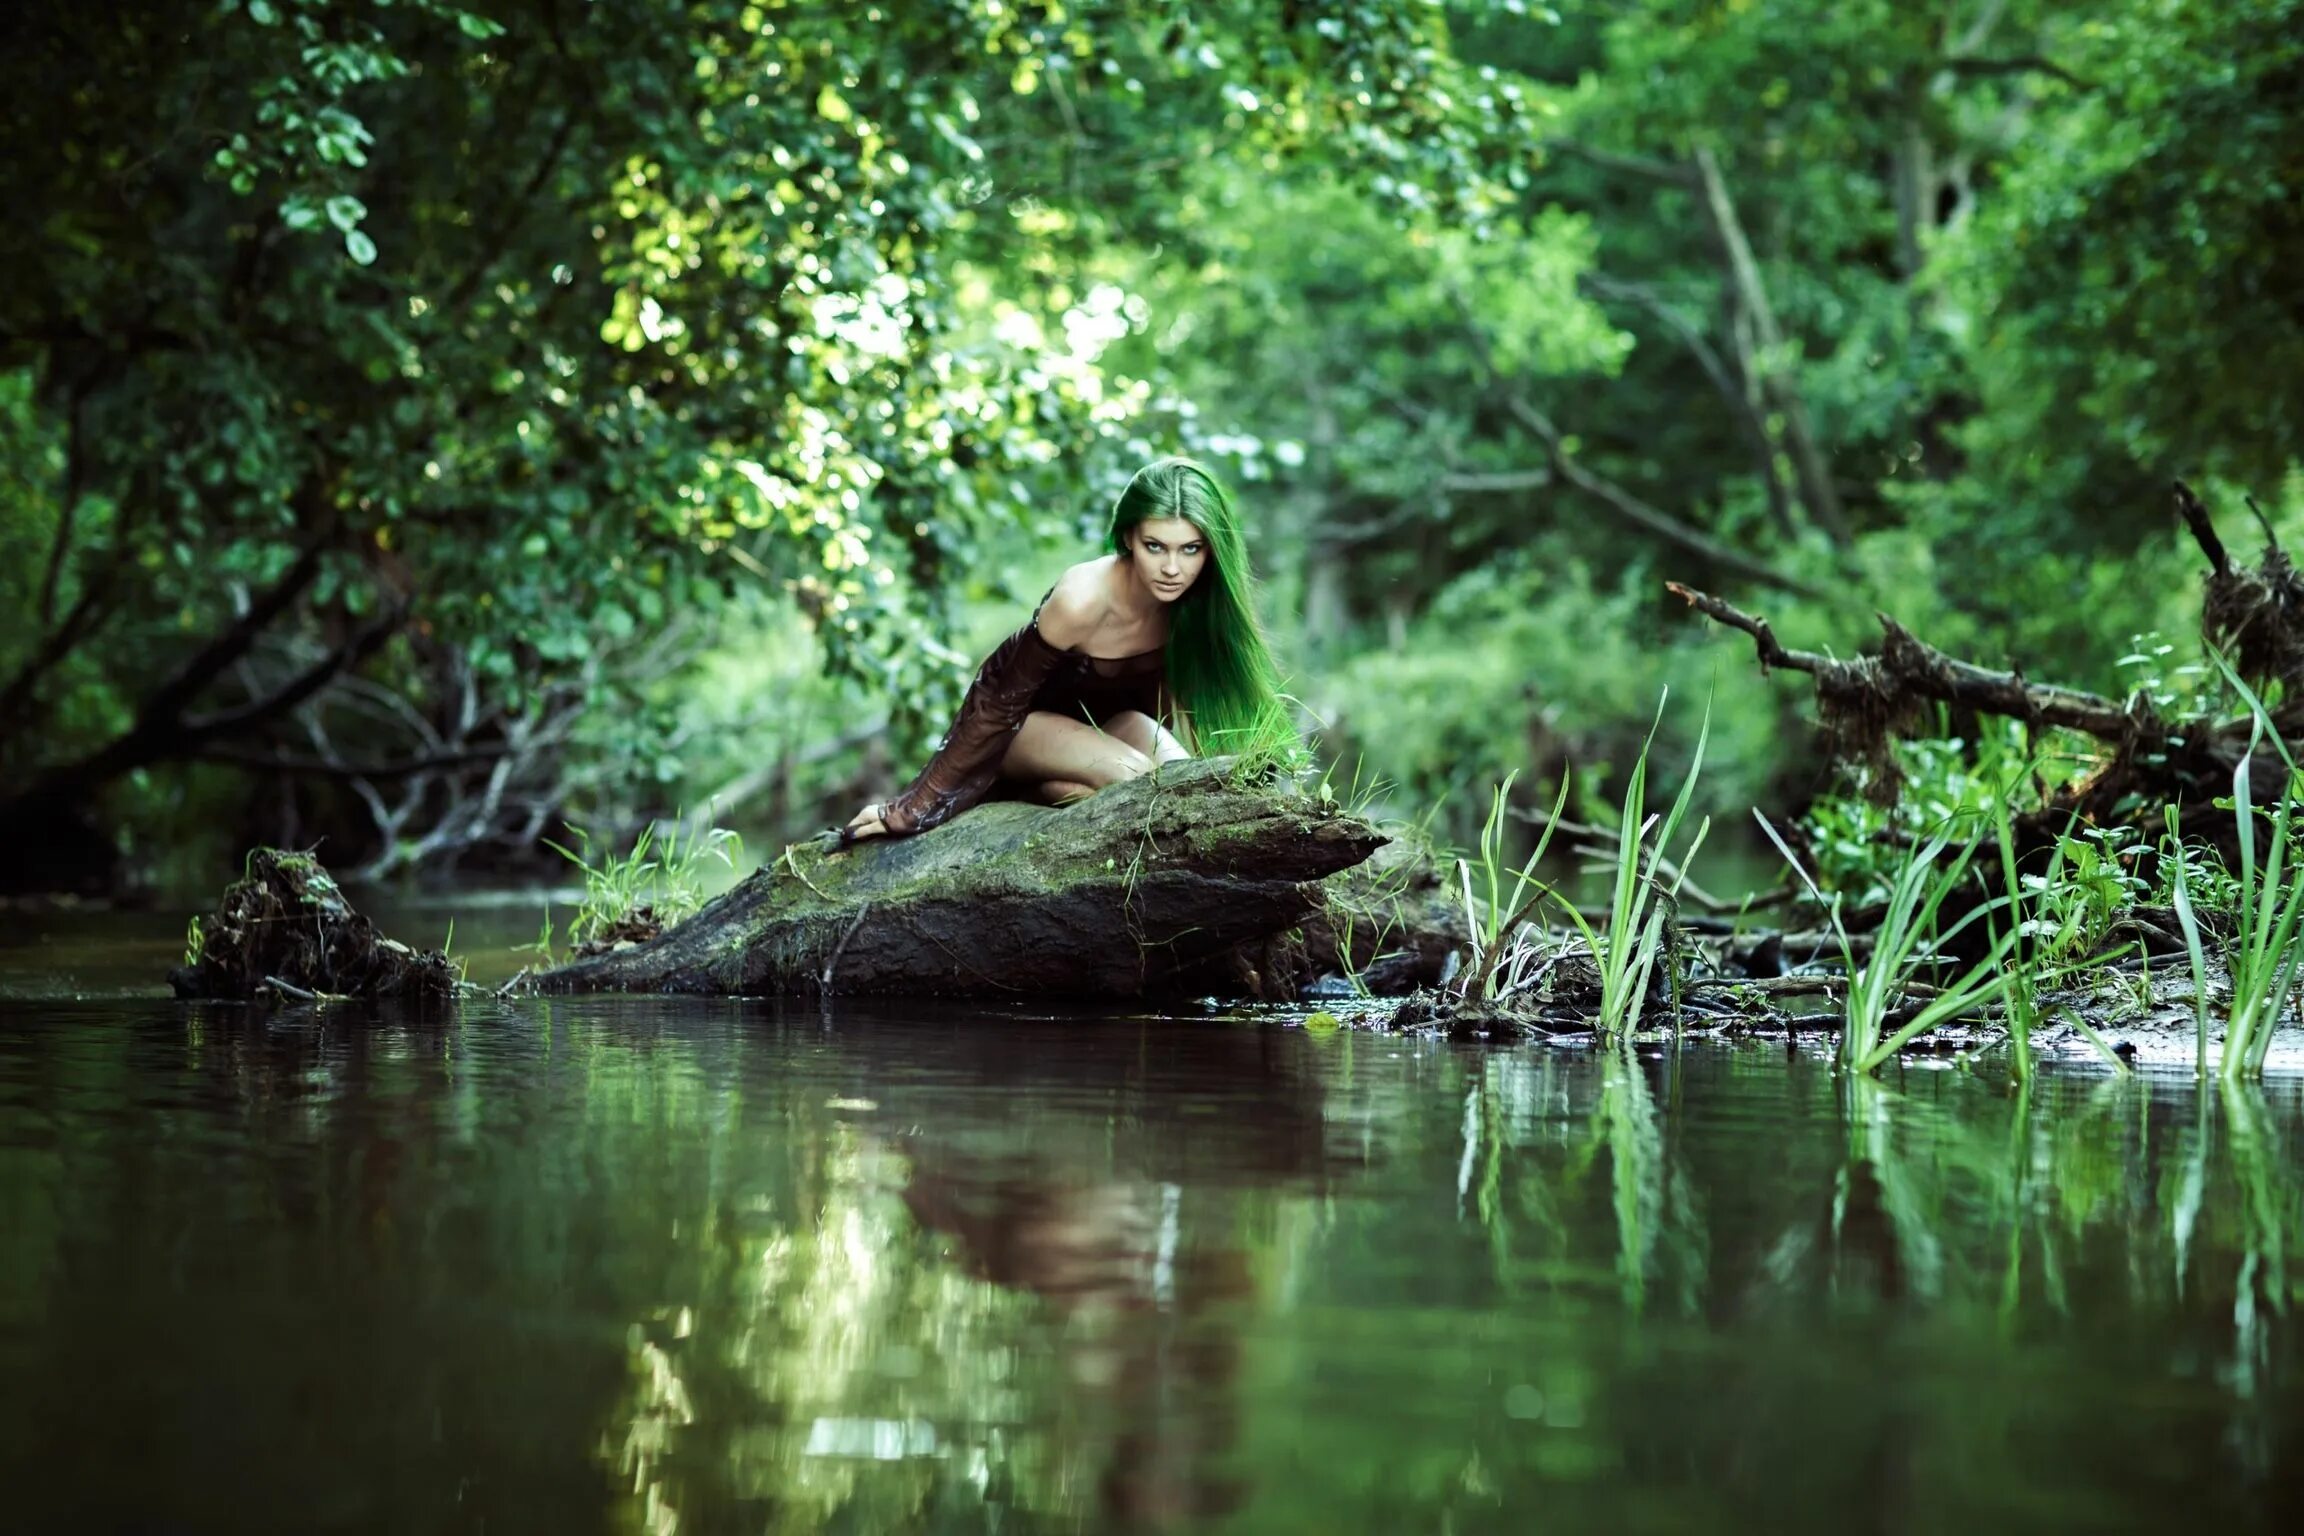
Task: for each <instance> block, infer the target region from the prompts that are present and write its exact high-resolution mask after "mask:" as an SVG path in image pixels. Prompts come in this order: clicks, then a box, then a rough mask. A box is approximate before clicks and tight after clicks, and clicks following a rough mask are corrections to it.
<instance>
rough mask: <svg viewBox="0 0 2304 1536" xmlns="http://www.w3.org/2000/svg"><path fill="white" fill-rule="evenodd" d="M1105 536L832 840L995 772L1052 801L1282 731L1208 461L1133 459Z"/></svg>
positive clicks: (1265, 746)
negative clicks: (927, 748)
mask: <svg viewBox="0 0 2304 1536" xmlns="http://www.w3.org/2000/svg"><path fill="white" fill-rule="evenodd" d="M1112 550H1113V552H1112V553H1111V554H1109V555H1104V556H1101V557H1099V558H1097V559H1094V560H1085V561H1082V562H1081V563H1080V564H1078V565H1075V566H1073V567H1072V568H1071V569H1070V570H1068V571H1066V572H1065V573H1064V575H1063V576H1062V578H1061V579H1059V580H1058V581H1057V583H1056V585H1055V587H1054V588H1053V589H1051V590H1050V591H1049V593H1048V595H1047V596H1046V597H1045V598H1042V599H1041V601H1040V607H1039V609H1038V610H1037V611H1036V612H1034V614H1033V615H1032V617H1031V618H1030V619H1029V620H1028V621H1027V622H1026V623H1025V625H1024V627H1023V628H1022V629H1019V630H1017V631H1016V633H1014V634H1013V635H1010V636H1009V637H1008V638H1007V639H1006V640H1003V641H1002V642H1001V643H1000V645H999V647H998V648H997V649H995V650H994V651H993V652H992V654H991V656H990V657H989V658H988V659H987V660H986V661H985V663H984V665H983V666H982V667H981V668H980V669H979V670H978V671H977V673H976V680H975V682H974V683H972V684H970V685H969V688H968V696H967V698H965V699H964V700H962V701H961V705H960V713H959V716H958V718H956V719H955V720H954V721H953V722H952V729H951V730H950V731H949V732H948V733H946V735H945V737H944V745H943V746H942V747H940V748H938V749H937V752H936V755H935V756H934V757H932V758H930V759H929V761H928V766H927V767H925V768H923V769H921V770H920V776H919V777H918V778H916V779H914V780H913V781H912V783H911V785H910V787H909V788H907V789H906V790H905V791H904V792H903V793H902V794H899V795H897V796H896V797H895V798H894V799H892V800H886V801H876V802H874V803H873V804H871V805H867V806H865V807H864V809H862V810H861V811H858V812H857V813H856V816H855V819H853V820H852V821H850V822H849V823H848V825H847V827H846V828H845V829H844V830H843V831H842V832H841V834H840V841H841V842H842V843H843V844H845V843H850V842H854V841H857V840H858V839H861V838H866V837H878V836H881V835H883V834H887V833H896V834H905V833H913V832H925V831H927V830H928V829H929V828H930V827H934V826H938V825H940V824H942V823H943V822H945V821H947V820H949V819H951V818H952V817H953V816H955V815H957V814H958V813H959V812H961V811H964V810H966V809H967V808H968V807H970V806H972V805H974V804H976V803H977V802H978V801H980V800H982V799H984V798H986V797H987V796H988V795H990V794H992V793H993V792H994V791H995V789H998V788H1002V787H1004V786H1005V787H1007V788H1008V789H1009V791H1010V792H1012V793H1018V794H1022V795H1024V796H1027V797H1030V798H1036V799H1040V800H1044V801H1047V802H1048V803H1050V804H1062V803H1064V802H1066V801H1068V800H1076V799H1079V798H1080V797H1081V796H1083V795H1091V794H1094V793H1095V792H1096V791H1097V790H1099V789H1102V788H1104V787H1105V786H1106V785H1108V784H1117V783H1119V782H1120V781H1121V780H1123V779H1132V778H1135V777H1136V776H1137V775H1138V774H1141V773H1145V772H1148V771H1150V770H1151V769H1152V768H1153V767H1154V766H1156V765H1157V764H1160V763H1166V762H1174V761H1176V760H1178V759H1180V758H1186V757H1190V756H1191V755H1192V754H1193V753H1194V752H1195V751H1197V752H1203V753H1219V752H1241V751H1255V750H1270V749H1274V748H1278V747H1282V746H1285V745H1287V744H1289V743H1292V742H1294V741H1295V739H1296V729H1295V725H1294V722H1293V720H1292V719H1291V717H1290V715H1289V712H1288V708H1287V705H1286V704H1285V703H1284V702H1283V700H1282V699H1281V697H1280V675H1279V671H1278V669H1277V668H1276V667H1275V666H1274V665H1273V662H1272V650H1271V647H1270V646H1269V645H1267V644H1266V643H1265V640H1264V630H1263V626H1261V625H1260V624H1258V623H1257V622H1256V608H1255V602H1254V582H1253V578H1252V577H1251V575H1250V572H1249V569H1248V549H1247V545H1246V543H1245V542H1244V541H1243V540H1242V538H1241V536H1240V521H1239V518H1238V517H1237V516H1236V515H1235V514H1234V512H1233V510H1232V501H1231V498H1230V497H1228V496H1226V495H1225V494H1224V488H1223V487H1222V486H1220V485H1218V484H1217V483H1216V479H1215V477H1214V476H1212V475H1210V474H1209V473H1208V471H1207V470H1205V469H1203V468H1201V467H1200V466H1199V465H1198V464H1195V463H1193V462H1192V461H1191V460H1190V459H1181V458H1167V459H1161V460H1159V461H1158V462H1157V463H1153V464H1147V465H1146V466H1145V467H1144V468H1142V469H1140V470H1138V471H1137V472H1136V475H1135V477H1134V478H1133V479H1131V480H1130V481H1129V482H1128V488H1127V489H1126V490H1124V491H1122V492H1121V493H1120V499H1119V500H1118V501H1116V502H1115V503H1113V506H1112Z"/></svg>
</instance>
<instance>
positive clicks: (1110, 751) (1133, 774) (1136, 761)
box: [1093, 740, 1152, 789]
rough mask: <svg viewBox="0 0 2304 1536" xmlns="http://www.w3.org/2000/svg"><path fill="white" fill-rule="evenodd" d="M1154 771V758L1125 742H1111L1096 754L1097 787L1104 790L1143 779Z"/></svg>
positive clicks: (1094, 766)
mask: <svg viewBox="0 0 2304 1536" xmlns="http://www.w3.org/2000/svg"><path fill="white" fill-rule="evenodd" d="M1151 771H1152V756H1151V754H1150V753H1148V752H1142V751H1139V750H1138V749H1136V748H1135V747H1132V746H1130V745H1128V743H1126V742H1124V741H1117V740H1115V741H1110V742H1107V743H1105V744H1104V746H1103V747H1102V749H1101V750H1099V751H1098V752H1097V754H1096V761H1095V763H1094V765H1093V774H1094V777H1095V779H1096V787H1097V788H1098V789H1103V788H1105V787H1107V786H1109V785H1113V784H1125V783H1126V782H1127V781H1128V780H1130V779H1138V778H1142V777H1143V776H1144V775H1145V774H1147V773H1150V772H1151Z"/></svg>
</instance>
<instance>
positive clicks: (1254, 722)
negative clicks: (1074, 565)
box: [1112, 458, 1301, 755]
mask: <svg viewBox="0 0 2304 1536" xmlns="http://www.w3.org/2000/svg"><path fill="white" fill-rule="evenodd" d="M1162 517H1175V518H1182V519H1183V520H1184V521H1185V522H1188V523H1190V524H1191V525H1192V526H1193V527H1195V528H1197V529H1199V530H1200V533H1201V535H1202V537H1204V538H1205V539H1207V541H1208V563H1207V565H1206V566H1204V567H1202V569H1201V572H1200V579H1199V580H1198V581H1195V582H1194V583H1192V585H1191V587H1190V588H1189V589H1187V590H1186V591H1185V593H1184V595H1183V596H1182V597H1180V598H1178V599H1177V600H1176V605H1175V607H1174V609H1173V610H1172V611H1171V612H1170V614H1169V620H1168V689H1169V692H1170V693H1171V694H1173V695H1174V696H1175V700H1176V705H1177V708H1178V709H1179V710H1181V711H1182V713H1183V716H1184V718H1183V719H1182V720H1181V721H1179V726H1180V731H1179V734H1180V735H1181V736H1182V737H1183V739H1184V742H1185V744H1186V745H1187V746H1189V747H1190V748H1191V749H1192V750H1193V751H1195V752H1198V753H1201V754H1203V755H1210V754H1214V753H1220V752H1244V753H1251V754H1256V753H1267V752H1271V753H1277V752H1284V751H1286V750H1288V749H1290V748H1293V747H1296V746H1298V745H1300V744H1301V741H1300V738H1299V737H1298V735H1297V733H1296V722H1295V719H1294V718H1293V716H1291V714H1290V713H1289V710H1288V705H1287V702H1286V700H1284V699H1283V698H1282V697H1281V695H1280V681H1281V679H1280V669H1279V667H1278V666H1277V665H1276V664H1275V663H1274V662H1273V660H1272V647H1271V645H1270V644H1269V643H1267V642H1266V640H1265V638H1264V626H1263V625H1261V624H1259V623H1258V622H1257V621H1256V594H1255V585H1256V584H1255V576H1254V574H1253V573H1252V572H1251V571H1250V570H1249V568H1248V544H1247V541H1246V540H1245V539H1243V538H1242V537H1241V536H1240V519H1239V516H1238V514H1236V513H1235V512H1234V511H1233V510H1232V498H1231V497H1229V496H1227V495H1225V494H1224V487H1223V486H1221V485H1218V484H1217V483H1216V477H1215V476H1214V475H1211V474H1210V473H1208V471H1207V470H1205V469H1203V468H1201V467H1200V466H1199V465H1198V464H1195V463H1194V462H1193V461H1192V460H1190V459H1185V458H1165V459H1159V460H1156V461H1154V462H1153V463H1150V464H1147V465H1145V466H1144V467H1143V468H1142V469H1140V470H1138V471H1137V472H1136V475H1135V478H1133V479H1131V480H1130V481H1129V482H1128V488H1127V489H1126V490H1124V491H1122V492H1121V493H1120V499H1119V500H1118V501H1115V502H1114V503H1113V504H1112V548H1113V549H1114V550H1116V551H1117V552H1118V553H1119V554H1121V555H1122V556H1124V557H1125V556H1128V555H1129V554H1130V551H1129V547H1128V540H1129V536H1130V535H1131V534H1133V533H1134V532H1135V531H1136V527H1137V525H1138V524H1140V523H1145V522H1149V521H1151V520H1152V519H1154V518H1162Z"/></svg>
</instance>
